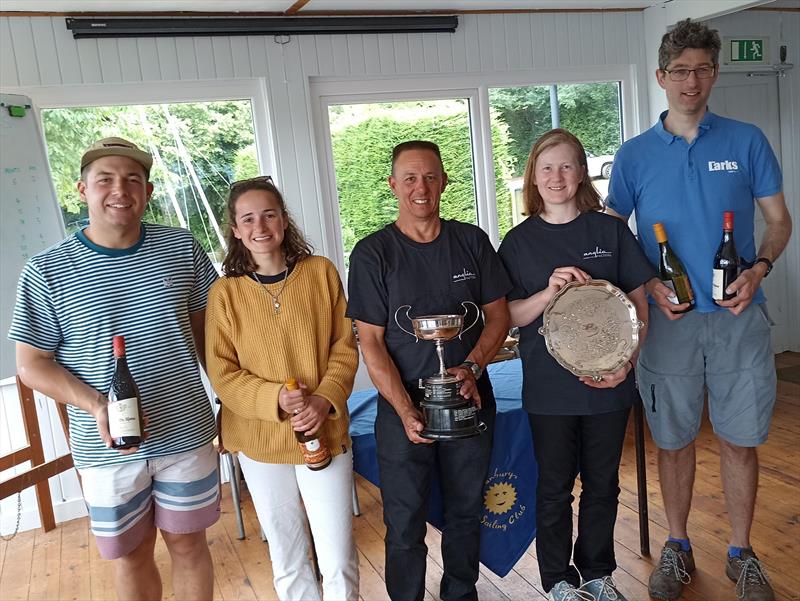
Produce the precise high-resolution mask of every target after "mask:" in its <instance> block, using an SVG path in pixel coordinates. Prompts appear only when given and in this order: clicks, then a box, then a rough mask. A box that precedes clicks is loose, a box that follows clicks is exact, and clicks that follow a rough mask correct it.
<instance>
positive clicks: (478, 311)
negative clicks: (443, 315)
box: [398, 301, 481, 340]
mask: <svg viewBox="0 0 800 601" xmlns="http://www.w3.org/2000/svg"><path fill="white" fill-rule="evenodd" d="M467 305H472V306H473V307H475V319H474V321H473V322H472V323H471V324H469V325H468V326H467V327H466V328H463V329H462V330H461V331H460V332H459V333H458V339H459V340H461V335H462V334H464V333H465V332H467V330H469V329H470V328H471V327H472V326H474V325H475V324H476V323H478V320H479V319H480V318H481V310H480V309H479V308H478V305H476V304H475V303H473V302H472V301H461V306H462V307H464V319H465V320H466V318H467V313H469V307H468V306H467ZM398 325H399V324H398Z"/></svg>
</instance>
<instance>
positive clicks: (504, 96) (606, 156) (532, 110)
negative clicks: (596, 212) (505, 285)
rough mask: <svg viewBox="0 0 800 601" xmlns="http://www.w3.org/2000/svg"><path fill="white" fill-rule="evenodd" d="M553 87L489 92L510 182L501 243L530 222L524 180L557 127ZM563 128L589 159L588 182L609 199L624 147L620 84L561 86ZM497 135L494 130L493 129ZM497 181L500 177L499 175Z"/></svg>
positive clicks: (501, 199)
mask: <svg viewBox="0 0 800 601" xmlns="http://www.w3.org/2000/svg"><path fill="white" fill-rule="evenodd" d="M550 88H551V86H520V87H511V88H490V89H489V106H490V110H491V115H492V121H493V123H497V128H498V129H500V130H502V131H504V132H505V137H504V138H501V140H500V142H499V143H498V140H497V138H496V137H495V136H493V139H492V146H493V149H494V153H495V155H498V154H500V155H501V156H506V157H508V165H509V172H510V176H509V177H506V178H505V180H504V181H505V184H506V185H505V186H504V190H503V193H502V195H501V193H500V192H499V191H498V194H497V199H498V200H497V202H498V207H497V213H498V215H497V217H498V223H499V229H500V237H501V238H502V237H503V236H505V234H506V232H507V231H508V230H509V229H510V228H511V227H513V226H514V225H516V224H518V223H519V222H520V221H522V220H523V219H524V218H525V215H524V202H523V200H522V183H523V182H522V175H523V173H524V171H525V164H526V163H527V161H528V155H529V154H530V151H531V148H532V147H533V144H534V142H536V140H537V139H538V138H539V136H541V135H542V134H543V133H545V132H546V131H548V130H550V129H552V127H553V115H552V114H551V105H550ZM556 92H557V96H558V111H557V115H556V118H557V119H560V127H563V128H565V129H567V130H569V131H571V132H572V133H573V134H575V135H576V136H577V137H578V139H580V141H581V143H583V146H584V148H585V149H586V154H587V164H588V167H589V176H590V177H591V178H592V181H593V183H594V185H595V187H596V188H597V190H598V191H599V192H600V195H601V196H602V197H603V198H605V197H606V196H607V195H608V178H609V177H610V175H611V169H612V166H613V162H614V154H615V153H616V152H617V150H618V149H619V147H620V145H621V144H622V112H621V108H620V106H621V104H620V86H619V82H615V81H614V82H602V83H582V84H566V85H558V86H556ZM493 129H494V125H493ZM496 175H497V176H499V175H500V174H499V173H497V172H496Z"/></svg>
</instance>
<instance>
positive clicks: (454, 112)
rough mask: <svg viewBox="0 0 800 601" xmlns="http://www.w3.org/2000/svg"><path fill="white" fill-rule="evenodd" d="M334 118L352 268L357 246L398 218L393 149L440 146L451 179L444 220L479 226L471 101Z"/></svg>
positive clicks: (357, 109)
mask: <svg viewBox="0 0 800 601" xmlns="http://www.w3.org/2000/svg"><path fill="white" fill-rule="evenodd" d="M328 119H329V121H330V130H331V146H332V149H333V164H334V169H335V171H336V190H337V194H338V197H339V220H340V222H341V227H342V245H343V247H344V257H345V263H346V264H349V257H350V252H351V251H352V250H353V247H354V246H355V244H356V242H358V241H359V240H361V239H362V238H364V237H365V236H367V235H369V234H371V233H372V232H374V231H376V230H378V229H380V228H382V227H384V226H385V225H386V224H388V223H391V222H392V221H394V220H395V219H396V218H397V201H396V199H395V198H394V196H393V195H392V192H391V190H390V189H389V184H388V183H387V178H388V177H389V174H390V173H391V165H392V148H394V146H396V145H397V144H399V143H400V142H404V141H406V140H430V141H432V142H435V143H436V144H438V145H439V148H440V150H441V152H442V162H443V163H444V167H445V170H446V171H447V174H448V178H449V183H448V185H447V189H446V190H445V192H444V195H443V196H442V204H441V215H442V217H445V218H447V219H458V220H460V221H466V222H468V223H475V224H477V222H478V213H477V208H476V202H475V183H474V179H473V164H472V146H471V142H470V127H469V100H467V99H464V98H456V99H450V100H422V101H405V102H377V103H371V104H337V105H332V106H330V107H329V109H328Z"/></svg>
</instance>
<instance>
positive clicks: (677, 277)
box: [653, 223, 694, 313]
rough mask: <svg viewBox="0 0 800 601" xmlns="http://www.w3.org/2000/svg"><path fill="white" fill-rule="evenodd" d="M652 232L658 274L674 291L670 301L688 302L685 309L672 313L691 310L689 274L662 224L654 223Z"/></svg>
mask: <svg viewBox="0 0 800 601" xmlns="http://www.w3.org/2000/svg"><path fill="white" fill-rule="evenodd" d="M653 233H654V234H655V235H656V242H658V253H659V260H658V272H659V276H660V278H661V281H662V282H664V285H665V286H667V287H668V288H670V289H671V290H672V291H673V292H674V293H675V295H674V296H671V297H669V300H670V302H672V303H674V304H676V305H680V304H683V303H689V306H688V307H687V308H686V309H683V310H682V311H674V313H686V312H687V311H691V310H692V309H694V292H692V285H691V283H690V282H689V274H687V273H686V269H685V268H684V267H683V263H681V260H680V259H679V258H678V256H677V255H676V254H675V253H674V252H673V250H672V248H671V247H670V245H669V242H668V241H667V232H666V231H665V230H664V226H663V224H661V223H654V224H653Z"/></svg>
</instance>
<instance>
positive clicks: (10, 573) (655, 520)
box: [0, 353, 800, 601]
mask: <svg viewBox="0 0 800 601" xmlns="http://www.w3.org/2000/svg"><path fill="white" fill-rule="evenodd" d="M777 366H778V368H779V369H780V368H785V367H797V368H798V369H800V353H783V354H781V355H778V357H777ZM648 436H649V435H648ZM759 455H760V459H761V482H760V489H759V496H758V504H757V507H756V517H755V522H754V524H753V532H752V542H753V546H754V548H755V550H756V552H757V553H758V554H759V556H760V557H761V559H762V560H763V562H764V564H765V565H766V567H767V570H768V573H769V576H770V578H771V580H772V583H773V585H774V587H775V591H776V593H777V598H778V599H779V600H781V601H789V600H793V601H798V600H800V570H798V565H800V525H799V524H800V384H798V383H790V382H785V381H780V382H779V384H778V403H777V406H776V409H775V417H774V420H773V423H772V430H771V432H770V437H769V442H768V443H767V444H765V445H764V446H763V447H761V449H760V451H759ZM655 458H656V456H655V448H654V446H653V445H652V443H651V442H649V438H648V444H647V469H648V477H649V482H648V485H649V494H648V497H649V502H650V505H649V515H650V532H651V552H652V553H653V554H654V556H653V557H649V558H648V557H642V556H641V554H640V553H639V534H638V515H637V506H638V505H637V497H636V474H635V456H634V449H633V434H632V431H629V434H628V439H627V441H626V445H625V452H624V455H623V460H622V467H621V469H620V475H621V488H622V493H621V496H620V508H619V517H618V519H617V528H616V536H615V538H616V551H617V562H618V564H619V569H618V570H617V571H616V573H615V574H614V578H615V580H616V582H617V584H618V585H619V588H620V589H621V590H622V591H623V592H624V594H625V595H626V596H627V597H628V599H629V600H630V601H635V600H645V599H648V596H647V585H646V583H647V578H648V575H649V573H650V570H651V568H652V566H653V562H654V561H655V560H657V559H658V553H659V549H660V546H661V544H662V542H663V540H664V539H665V537H666V535H667V531H666V519H665V517H664V510H663V505H662V503H661V496H660V493H659V490H658V480H657V472H656V464H655ZM357 484H358V493H359V497H360V501H361V511H362V515H361V516H360V517H358V518H356V519H355V521H354V523H355V536H356V541H357V544H358V558H359V564H360V570H361V598H362V599H364V600H365V601H373V600H381V599H386V598H387V596H386V590H385V588H384V582H383V573H384V559H383V534H384V526H383V521H382V517H381V503H380V494H379V491H378V490H377V489H376V488H375V487H374V486H372V485H371V484H369V483H367V482H366V481H365V480H363V479H361V478H360V477H359V478H358V482H357ZM576 488H577V487H576ZM576 492H577V491H576ZM222 509H223V514H222V519H221V520H220V522H219V523H217V524H216V525H215V526H214V527H213V528H212V529H210V531H209V542H210V546H211V553H212V556H213V559H214V565H215V573H214V577H215V587H214V598H215V599H218V600H225V601H231V600H234V599H250V600H253V599H264V600H267V599H276V596H275V591H274V590H273V588H272V571H271V568H270V562H269V555H268V553H269V551H268V548H267V545H266V544H265V543H263V542H261V540H260V538H259V536H258V531H259V529H258V525H257V522H256V518H255V514H254V512H253V506H252V503H250V501H249V499H246V501H245V503H244V517H245V524H246V529H247V533H248V538H247V539H246V540H243V541H239V540H237V539H236V524H235V519H234V514H233V512H232V508H231V500H230V495H229V488H228V487H227V486H226V487H225V496H224V500H223V504H222ZM576 511H577V509H576ZM689 528H690V536H691V537H692V543H693V547H694V553H695V560H696V562H697V572H696V573H695V574H694V575H693V577H692V582H691V584H690V585H689V586H688V587H687V588H686V589H685V592H684V595H683V597H682V598H683V599H684V600H686V601H717V600H728V599H729V600H731V601H734V600H735V599H736V596H735V594H734V591H733V583H731V582H730V581H729V580H728V579H727V578H726V577H725V574H724V557H725V551H726V545H727V541H728V535H729V528H728V524H727V519H726V511H725V504H724V499H723V496H722V491H721V489H720V478H719V455H718V452H717V447H716V443H715V439H714V436H713V434H712V432H711V428H710V426H709V425H708V424H707V423H705V425H704V427H703V430H702V432H701V435H700V437H699V438H698V441H697V481H696V483H695V493H694V501H693V510H692V514H691V518H690V523H689ZM439 542H440V535H439V533H438V532H437V531H436V530H434V529H433V528H431V527H429V528H428V536H427V543H428V546H429V549H430V551H429V555H428V576H427V582H426V588H427V591H428V592H427V595H426V599H438V595H437V591H438V583H439V579H440V577H441V574H442V568H441V565H442V561H441V555H440V553H439ZM157 561H158V564H159V567H160V569H161V573H162V576H163V577H164V598H165V599H173V598H174V596H173V594H172V587H171V585H170V582H169V577H170V576H169V562H168V560H167V551H166V548H165V547H164V545H163V542H161V540H160V539H159V543H158V547H157ZM113 590H114V586H113V577H112V566H111V565H110V563H109V562H104V561H102V560H101V559H100V558H99V555H98V554H97V550H96V547H95V544H94V542H93V540H92V537H91V536H90V534H89V531H88V522H87V519H86V518H83V519H79V520H73V521H71V522H67V523H64V524H61V525H60V526H59V527H58V528H56V529H55V530H54V531H52V532H49V533H46V534H45V533H43V532H41V530H35V531H30V532H24V533H21V534H19V535H18V536H17V537H16V538H14V539H13V540H11V541H10V542H0V600H2V601H7V600H14V599H44V600H56V599H63V600H67V599H75V600H80V601H83V600H106V599H114V593H113ZM478 592H479V596H480V598H481V599H482V600H484V599H485V600H495V599H497V600H505V599H510V600H519V601H523V600H524V601H527V600H529V599H530V600H537V599H545V598H546V596H545V595H544V593H543V592H542V587H541V583H540V581H539V576H538V570H537V567H536V553H535V549H534V548H533V547H531V548H530V549H529V550H528V552H527V553H526V554H525V555H524V556H523V557H522V559H520V561H519V562H518V563H517V565H516V566H515V568H514V570H513V571H512V572H511V573H510V574H509V575H508V576H506V577H505V578H498V577H496V576H495V575H494V574H492V573H491V572H489V571H488V570H486V569H482V570H481V578H480V581H479V583H478Z"/></svg>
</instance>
